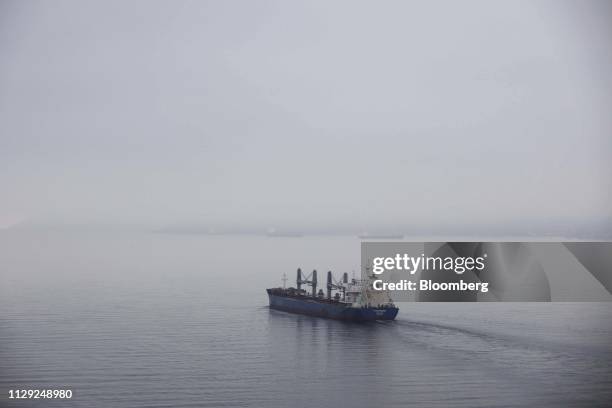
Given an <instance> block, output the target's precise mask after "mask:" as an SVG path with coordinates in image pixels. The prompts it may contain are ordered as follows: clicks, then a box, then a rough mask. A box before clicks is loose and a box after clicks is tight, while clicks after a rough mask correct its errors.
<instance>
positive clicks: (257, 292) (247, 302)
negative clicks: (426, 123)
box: [0, 230, 612, 408]
mask: <svg viewBox="0 0 612 408" xmlns="http://www.w3.org/2000/svg"><path fill="white" fill-rule="evenodd" d="M359 249H360V246H359V240H358V239H357V238H354V237H302V238H281V237H276V238H272V237H258V236H205V235H196V234H193V235H189V234H183V235H181V234H161V233H125V232H123V233H119V232H96V233H92V232H83V231H72V232H53V231H49V232H40V231H38V232H34V231H10V230H9V231H2V232H0V392H1V394H2V395H1V396H0V406H8V407H30V406H45V407H52V406H57V407H117V408H118V407H226V406H227V407H331V406H341V407H406V406H419V407H421V406H422V407H448V406H451V405H452V406H459V407H514V406H533V407H559V406H584V407H604V406H612V304H611V303H402V304H400V305H399V306H400V313H399V316H398V319H397V321H395V322H387V323H372V324H350V323H342V322H336V321H330V320H324V319H319V318H310V317H305V316H298V315H292V314H287V313H283V312H277V311H273V310H270V309H269V308H268V306H267V296H266V293H265V290H264V289H265V288H266V287H271V286H280V285H281V276H282V274H283V272H285V273H287V277H288V280H289V283H291V282H292V281H293V279H294V276H295V270H296V268H297V267H298V266H300V267H302V268H303V269H304V270H306V271H309V270H311V269H313V268H316V269H317V270H319V271H322V272H326V271H327V270H328V269H331V270H332V271H334V272H336V273H338V274H340V273H342V272H349V275H350V274H352V273H353V271H355V274H356V275H358V273H359V259H360V258H359ZM338 276H339V275H338ZM49 388H52V389H71V390H72V392H73V397H72V399H71V400H63V401H62V400H14V399H13V400H10V399H8V392H9V390H10V389H49Z"/></svg>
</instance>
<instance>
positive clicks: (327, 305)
mask: <svg viewBox="0 0 612 408" xmlns="http://www.w3.org/2000/svg"><path fill="white" fill-rule="evenodd" d="M268 298H269V299H270V307H271V308H272V309H277V310H283V311H285V312H291V313H299V314H303V315H308V316H317V317H326V318H329V319H337V320H346V321H353V322H367V321H375V320H393V319H395V316H397V312H398V311H399V309H398V308H397V307H380V308H377V307H364V308H355V307H350V306H348V305H347V304H346V303H340V302H334V301H328V300H324V299H316V298H313V297H309V296H296V297H292V296H279V295H275V294H273V293H270V290H268Z"/></svg>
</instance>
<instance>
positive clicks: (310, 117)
mask: <svg viewBox="0 0 612 408" xmlns="http://www.w3.org/2000/svg"><path fill="white" fill-rule="evenodd" d="M611 38H612V3H610V2H606V1H600V2H594V1H583V2H576V1H567V2H565V1H529V2H527V1H524V2H518V1H505V2H501V1H463V2H455V1H447V2H440V1H433V2H432V1H427V2H426V1H422V2H407V1H384V2H373V1H367V2H359V1H321V2H315V1H302V2H297V1H295V2H294V1H292V2H288V1H277V2H273V1H246V0H245V1H214V2H205V1H199V2H185V1H164V2H153V1H138V2H136V1H127V2H125V1H116V2H109V1H97V2H93V1H53V2H51V1H40V2H35V1H5V0H0V194H1V196H0V226H1V225H2V224H4V225H8V224H10V223H13V222H15V221H17V220H20V219H25V220H28V221H30V222H67V223H109V224H120V223H137V224H146V225H152V226H155V225H166V224H172V223H189V222H198V223H203V224H215V225H223V224H232V225H264V226H270V225H275V226H288V227H294V228H301V227H303V226H312V225H320V226H331V227H333V226H335V225H354V226H356V227H359V228H362V227H364V228H365V227H368V228H371V227H372V226H374V227H375V226H380V225H388V224H390V223H393V222H398V223H403V224H406V225H410V224H412V223H417V224H428V223H432V224H444V223H452V222H457V220H460V221H461V222H467V223H472V222H473V223H493V224H500V223H502V224H503V223H520V222H521V220H523V222H525V225H528V224H529V222H530V220H532V219H534V218H556V219H564V218H567V219H568V220H575V219H598V218H601V217H610V216H612V160H611V157H612V74H611V73H612V47H611V45H612V43H611V41H610V39H611Z"/></svg>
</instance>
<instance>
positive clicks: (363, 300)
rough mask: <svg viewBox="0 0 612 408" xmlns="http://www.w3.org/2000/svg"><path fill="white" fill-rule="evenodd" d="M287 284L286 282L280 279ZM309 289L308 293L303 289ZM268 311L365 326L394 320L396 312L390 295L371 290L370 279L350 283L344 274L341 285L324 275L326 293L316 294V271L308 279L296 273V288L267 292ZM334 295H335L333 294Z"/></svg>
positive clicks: (331, 276) (320, 291)
mask: <svg viewBox="0 0 612 408" xmlns="http://www.w3.org/2000/svg"><path fill="white" fill-rule="evenodd" d="M283 281H284V282H286V278H284V279H283ZM302 285H306V286H310V288H311V290H310V293H309V292H308V291H306V290H305V289H302ZM266 291H267V292H268V298H269V300H270V308H272V309H277V310H282V311H285V312H290V313H298V314H304V315H309V316H317V317H326V318H330V319H337V320H345V321H353V322H366V321H375V320H393V319H395V317H396V316H397V312H398V311H399V308H398V307H397V306H395V305H394V304H393V301H392V300H391V298H390V296H389V293H388V292H386V291H378V290H374V289H373V288H372V285H371V279H370V278H368V279H360V280H357V279H351V281H350V282H349V281H348V274H347V273H344V275H343V276H342V281H340V282H336V281H335V280H334V278H333V275H332V273H331V271H329V272H327V293H324V292H323V290H322V289H319V291H318V292H317V271H316V270H314V271H312V273H311V274H309V275H307V276H303V275H302V270H301V269H298V270H297V279H296V287H295V288H293V287H290V288H285V284H283V287H282V288H281V287H279V288H270V289H266ZM334 291H335V293H333V292H334Z"/></svg>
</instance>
